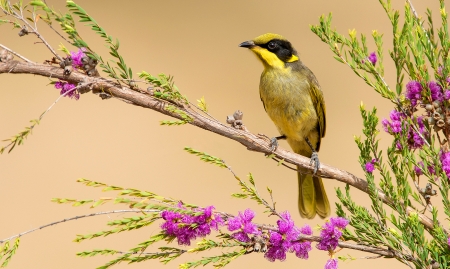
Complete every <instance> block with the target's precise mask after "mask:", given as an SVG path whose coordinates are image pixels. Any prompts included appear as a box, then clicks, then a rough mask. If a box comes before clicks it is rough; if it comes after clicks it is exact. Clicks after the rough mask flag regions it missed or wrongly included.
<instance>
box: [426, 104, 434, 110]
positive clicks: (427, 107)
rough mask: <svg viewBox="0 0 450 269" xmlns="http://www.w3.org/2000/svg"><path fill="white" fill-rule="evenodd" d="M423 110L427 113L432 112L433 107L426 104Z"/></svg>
mask: <svg viewBox="0 0 450 269" xmlns="http://www.w3.org/2000/svg"><path fill="white" fill-rule="evenodd" d="M425 109H426V110H428V111H432V110H433V106H432V105H431V104H427V105H426V106H425Z"/></svg>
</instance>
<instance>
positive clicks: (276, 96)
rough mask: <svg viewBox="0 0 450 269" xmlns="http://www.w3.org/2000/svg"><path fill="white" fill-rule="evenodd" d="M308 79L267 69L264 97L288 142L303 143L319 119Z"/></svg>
mask: <svg viewBox="0 0 450 269" xmlns="http://www.w3.org/2000/svg"><path fill="white" fill-rule="evenodd" d="M309 87H310V84H309V82H308V80H307V78H306V77H304V76H302V75H301V74H296V73H294V72H291V71H290V69H287V70H265V71H264V72H263V74H262V75H261V82H260V95H261V100H262V101H263V103H264V107H265V109H266V111H267V114H268V115H269V117H270V118H271V119H272V121H273V122H274V123H275V125H276V126H277V128H278V129H279V131H280V133H282V134H284V135H286V136H287V137H288V139H293V140H296V141H303V140H304V138H305V137H306V135H308V134H309V133H310V132H311V130H313V129H314V128H316V125H317V122H318V117H317V113H316V109H315V107H314V105H313V102H312V99H311V96H310V89H309Z"/></svg>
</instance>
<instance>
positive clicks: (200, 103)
mask: <svg viewBox="0 0 450 269" xmlns="http://www.w3.org/2000/svg"><path fill="white" fill-rule="evenodd" d="M197 106H198V108H200V109H201V110H202V111H204V112H208V105H207V104H206V100H205V97H204V96H202V98H200V99H198V100H197Z"/></svg>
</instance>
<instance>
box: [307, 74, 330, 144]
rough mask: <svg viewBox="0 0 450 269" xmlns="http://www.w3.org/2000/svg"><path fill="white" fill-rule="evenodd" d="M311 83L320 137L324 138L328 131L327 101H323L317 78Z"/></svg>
mask: <svg viewBox="0 0 450 269" xmlns="http://www.w3.org/2000/svg"><path fill="white" fill-rule="evenodd" d="M310 81H311V83H310V87H309V89H310V95H311V99H312V102H313V105H314V107H315V108H316V113H317V117H318V118H319V135H320V137H321V138H322V137H324V136H325V131H326V119H325V116H326V110H325V101H324V99H323V93H322V90H321V89H320V86H319V83H318V82H317V80H316V78H315V77H313V78H312V79H311V80H310ZM317 150H318V149H317Z"/></svg>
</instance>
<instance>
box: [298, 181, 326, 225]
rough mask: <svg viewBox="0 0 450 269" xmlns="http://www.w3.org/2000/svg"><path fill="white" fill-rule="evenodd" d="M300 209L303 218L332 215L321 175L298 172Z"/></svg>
mask: <svg viewBox="0 0 450 269" xmlns="http://www.w3.org/2000/svg"><path fill="white" fill-rule="evenodd" d="M298 190H299V193H298V210H299V212H300V215H301V216H302V217H303V218H308V219H312V218H314V217H315V216H316V213H317V214H318V215H319V216H320V217H321V218H326V217H328V216H329V215H330V202H329V201H328V197H327V194H326V192H325V189H324V187H323V183H322V179H321V178H320V177H315V176H314V177H313V176H312V175H311V174H300V173H298Z"/></svg>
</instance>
